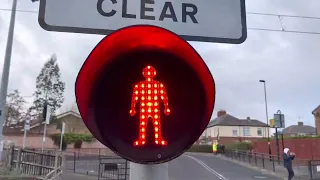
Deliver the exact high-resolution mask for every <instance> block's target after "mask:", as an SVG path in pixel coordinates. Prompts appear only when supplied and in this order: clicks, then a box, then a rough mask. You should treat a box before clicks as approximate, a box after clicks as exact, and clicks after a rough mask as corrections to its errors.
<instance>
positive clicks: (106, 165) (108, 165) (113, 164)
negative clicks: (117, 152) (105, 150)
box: [98, 157, 130, 180]
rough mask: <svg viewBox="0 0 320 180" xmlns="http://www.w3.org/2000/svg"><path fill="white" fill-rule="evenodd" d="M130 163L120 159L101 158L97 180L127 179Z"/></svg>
mask: <svg viewBox="0 0 320 180" xmlns="http://www.w3.org/2000/svg"><path fill="white" fill-rule="evenodd" d="M129 168H130V163H129V162H128V161H127V160H125V159H123V158H120V157H101V158H100V160H99V176H98V180H113V179H114V180H116V179H117V180H126V179H129Z"/></svg>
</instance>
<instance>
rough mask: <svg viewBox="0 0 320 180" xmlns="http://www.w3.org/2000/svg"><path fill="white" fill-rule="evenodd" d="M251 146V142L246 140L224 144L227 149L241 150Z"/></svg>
mask: <svg viewBox="0 0 320 180" xmlns="http://www.w3.org/2000/svg"><path fill="white" fill-rule="evenodd" d="M252 147H253V146H252V144H251V143H248V142H234V143H232V144H228V145H227V146H226V148H227V149H237V150H241V151H246V150H249V149H252Z"/></svg>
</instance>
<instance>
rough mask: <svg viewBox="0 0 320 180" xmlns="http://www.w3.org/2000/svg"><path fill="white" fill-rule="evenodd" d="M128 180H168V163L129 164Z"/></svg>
mask: <svg viewBox="0 0 320 180" xmlns="http://www.w3.org/2000/svg"><path fill="white" fill-rule="evenodd" d="M129 179H130V180H169V174H168V163H163V164H154V165H145V164H136V163H133V162H130V178H129Z"/></svg>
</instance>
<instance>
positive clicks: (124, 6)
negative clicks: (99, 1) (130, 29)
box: [122, 0, 136, 19]
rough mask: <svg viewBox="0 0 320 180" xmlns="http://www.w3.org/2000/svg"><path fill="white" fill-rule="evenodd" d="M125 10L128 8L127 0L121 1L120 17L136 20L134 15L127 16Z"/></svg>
mask: <svg viewBox="0 0 320 180" xmlns="http://www.w3.org/2000/svg"><path fill="white" fill-rule="evenodd" d="M127 8H128V0H123V1H122V17H124V18H133V19H135V18H136V15H134V14H128V13H127V11H128V9H127Z"/></svg>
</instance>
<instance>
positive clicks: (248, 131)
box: [243, 127, 250, 136]
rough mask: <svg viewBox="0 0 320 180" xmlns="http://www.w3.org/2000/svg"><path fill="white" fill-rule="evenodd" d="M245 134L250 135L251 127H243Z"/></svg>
mask: <svg viewBox="0 0 320 180" xmlns="http://www.w3.org/2000/svg"><path fill="white" fill-rule="evenodd" d="M243 136H250V127H243Z"/></svg>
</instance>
